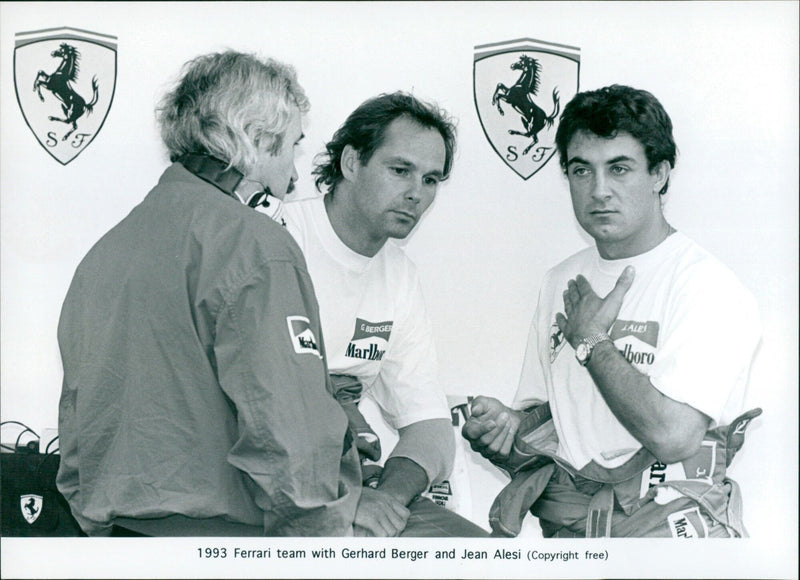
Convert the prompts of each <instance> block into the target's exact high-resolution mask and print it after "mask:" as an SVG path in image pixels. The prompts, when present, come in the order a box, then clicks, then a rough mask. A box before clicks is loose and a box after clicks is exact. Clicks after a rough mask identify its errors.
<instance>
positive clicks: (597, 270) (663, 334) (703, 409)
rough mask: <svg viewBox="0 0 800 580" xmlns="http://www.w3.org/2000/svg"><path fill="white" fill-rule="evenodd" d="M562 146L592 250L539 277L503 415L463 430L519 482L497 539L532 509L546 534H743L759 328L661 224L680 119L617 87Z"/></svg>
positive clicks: (503, 506)
mask: <svg viewBox="0 0 800 580" xmlns="http://www.w3.org/2000/svg"><path fill="white" fill-rule="evenodd" d="M556 144H557V147H558V150H559V154H560V161H561V167H562V169H563V170H564V172H565V174H566V176H567V179H568V181H569V187H570V193H571V196H572V206H573V210H574V212H575V216H576V218H577V220H578V223H579V224H580V225H581V227H582V228H583V229H584V230H585V231H586V232H587V233H588V234H589V235H591V236H592V238H594V240H595V247H590V248H587V249H586V250H583V251H582V252H579V253H577V254H575V255H574V256H572V257H570V258H568V259H567V260H565V261H563V262H562V263H561V264H559V265H557V266H556V267H555V268H553V269H552V270H550V271H549V272H548V273H547V275H546V276H545V279H544V282H543V285H542V289H541V292H540V296H539V304H538V308H537V312H536V314H535V316H534V320H533V323H532V326H531V331H530V337H529V342H528V347H527V352H526V355H525V363H524V367H523V371H522V377H521V379H520V385H519V389H518V391H517V395H516V397H515V401H514V404H513V405H512V408H507V407H505V405H503V404H502V403H500V402H499V401H497V400H496V399H491V398H488V397H479V398H477V399H476V400H475V402H474V404H473V406H472V411H473V417H472V418H471V419H470V420H469V421H468V422H467V423H466V424H465V426H464V429H463V434H464V436H465V437H466V438H467V439H468V440H470V442H471V444H472V446H473V449H476V450H478V451H480V452H481V453H482V454H483V455H484V456H486V457H488V458H490V459H491V460H493V461H495V462H496V463H498V464H499V465H501V466H503V467H505V468H506V469H507V470H508V471H509V473H510V474H511V475H512V477H513V479H512V482H511V483H510V484H509V486H508V487H507V488H506V489H505V490H504V491H503V492H502V493H501V494H500V496H499V497H498V498H497V500H496V501H495V504H494V506H493V508H492V513H491V515H490V522H491V524H492V527H493V529H494V531H495V533H497V534H501V535H515V534H516V533H518V532H519V529H520V524H521V520H522V518H523V517H524V515H525V513H526V512H527V511H528V509H529V508H530V510H531V512H532V513H533V514H534V515H536V516H538V517H539V521H540V523H541V526H542V530H543V532H544V534H545V535H546V536H558V537H572V536H587V537H597V536H666V537H670V536H672V537H727V536H741V535H744V533H745V532H744V526H743V525H742V521H741V510H740V497H739V492H738V488H737V486H736V484H735V483H733V482H732V481H731V480H730V479H728V478H726V477H725V470H726V467H727V465H728V463H729V462H730V460H731V459H732V457H733V454H734V453H735V452H736V451H737V450H738V448H739V447H740V446H741V445H742V443H743V433H744V428H745V427H746V425H747V423H748V422H749V421H750V419H751V418H752V417H753V416H755V415H757V414H758V413H759V412H760V411H758V410H755V411H752V412H751V413H749V414H745V415H742V411H743V410H744V409H743V404H744V396H745V391H746V385H747V378H748V372H749V368H750V363H751V360H752V358H753V354H754V352H755V349H756V346H757V344H758V342H759V338H760V322H759V315H758V310H757V306H756V302H755V299H754V298H753V296H752V295H751V293H750V292H749V291H747V290H746V289H745V288H744V287H743V286H742V284H741V283H740V282H739V281H738V280H737V279H736V277H735V276H734V274H733V273H732V272H731V271H730V270H729V269H727V268H726V267H725V266H723V265H722V264H721V263H720V262H719V261H718V260H716V259H715V258H713V257H712V256H710V255H709V254H708V253H707V252H705V251H704V250H702V249H701V248H700V247H699V246H697V244H695V243H694V242H692V241H691V240H690V239H689V238H687V237H686V236H684V235H683V234H681V233H679V232H676V231H675V229H674V228H673V227H672V226H671V225H670V224H669V223H668V222H667V220H666V219H665V217H664V213H663V208H662V204H663V201H662V198H663V196H664V194H665V193H666V191H667V186H668V182H669V176H670V171H671V169H672V167H673V166H674V164H675V158H676V147H675V142H674V140H673V137H672V122H671V121H670V118H669V116H668V115H667V113H666V111H665V110H664V109H663V107H662V106H661V104H660V103H659V102H658V100H656V98H655V97H654V96H653V95H651V94H650V93H648V92H646V91H642V90H637V89H633V88H630V87H625V86H618V85H614V86H610V87H606V88H604V89H600V90H597V91H590V92H585V93H579V94H578V95H576V97H575V98H574V99H573V100H572V101H571V102H570V103H569V104H568V105H567V107H566V108H565V110H564V113H563V116H562V118H561V123H560V125H559V128H558V131H557V135H556ZM603 297H604V298H603Z"/></svg>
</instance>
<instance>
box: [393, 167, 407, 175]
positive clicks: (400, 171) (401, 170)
mask: <svg viewBox="0 0 800 580" xmlns="http://www.w3.org/2000/svg"><path fill="white" fill-rule="evenodd" d="M391 170H392V172H393V173H394V174H396V175H408V168H407V167H392V168H391Z"/></svg>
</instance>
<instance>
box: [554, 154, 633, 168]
mask: <svg viewBox="0 0 800 580" xmlns="http://www.w3.org/2000/svg"><path fill="white" fill-rule="evenodd" d="M621 162H627V163H636V159H634V158H633V157H628V156H627V155H618V156H617V157H614V158H612V159H609V160H608V161H606V163H605V164H606V165H614V164H615V163H621ZM573 163H582V164H584V165H591V163H589V162H588V161H587V160H586V159H584V158H583V157H573V158H572V159H570V160H569V161H567V166H570V165H572V164H573Z"/></svg>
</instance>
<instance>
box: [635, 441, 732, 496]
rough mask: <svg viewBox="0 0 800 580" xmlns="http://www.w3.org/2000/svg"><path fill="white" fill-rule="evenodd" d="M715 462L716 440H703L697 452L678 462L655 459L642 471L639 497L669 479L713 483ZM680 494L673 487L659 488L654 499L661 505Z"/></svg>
mask: <svg viewBox="0 0 800 580" xmlns="http://www.w3.org/2000/svg"><path fill="white" fill-rule="evenodd" d="M716 464H717V443H716V441H703V442H702V444H701V445H700V449H698V451H697V453H695V454H694V455H692V456H691V457H689V458H688V459H684V460H683V461H681V462H679V463H669V464H667V463H661V462H659V461H656V462H655V463H653V465H651V466H650V469H649V470H647V471H645V472H644V473H642V482H641V489H640V490H639V497H644V496H645V494H646V493H647V492H648V491H649V490H650V488H652V487H655V486H657V485H659V484H661V483H665V482H669V481H686V480H695V481H696V480H699V481H702V482H704V483H707V484H708V485H713V483H714V481H713V477H714V470H715V467H716ZM680 496H681V494H680V492H678V491H677V490H675V489H672V488H661V489H659V492H658V495H657V496H656V498H655V501H656V503H659V504H662V505H663V504H666V503H669V502H670V501H672V500H674V499H677V498H678V497H680Z"/></svg>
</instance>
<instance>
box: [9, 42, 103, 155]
mask: <svg viewBox="0 0 800 580" xmlns="http://www.w3.org/2000/svg"><path fill="white" fill-rule="evenodd" d="M116 83H117V37H116V36H110V35H107V34H99V33H96V32H89V31H88V30H79V29H77V28H69V27H63V28H48V29H45V30H35V31H31V32H19V33H17V34H16V35H15V46H14V85H15V88H16V91H17V102H19V108H20V109H21V110H22V115H23V117H25V122H26V123H27V124H28V127H30V129H31V131H32V132H33V134H34V135H35V136H36V139H37V140H38V141H39V143H40V144H41V146H42V147H44V149H45V151H47V152H48V153H49V154H50V155H52V156H53V158H54V159H56V160H57V161H58V162H59V163H61V164H62V165H66V164H67V163H69V162H70V161H72V160H73V159H75V158H76V157H77V156H78V155H79V154H80V153H81V151H83V150H84V149H86V147H88V145H89V143H91V142H92V140H93V139H94V138H95V137H96V136H97V133H99V132H100V129H101V128H102V127H103V123H104V122H105V120H106V117H107V116H108V111H109V110H110V109H111V103H112V101H113V100H114V89H115V87H116Z"/></svg>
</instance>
